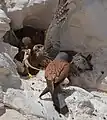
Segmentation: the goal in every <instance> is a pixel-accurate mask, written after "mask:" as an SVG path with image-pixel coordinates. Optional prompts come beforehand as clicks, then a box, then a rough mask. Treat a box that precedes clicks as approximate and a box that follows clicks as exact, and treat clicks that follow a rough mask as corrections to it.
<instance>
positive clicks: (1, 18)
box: [0, 7, 10, 41]
mask: <svg viewBox="0 0 107 120" xmlns="http://www.w3.org/2000/svg"><path fill="white" fill-rule="evenodd" d="M9 23H10V19H9V18H8V17H7V15H6V13H5V12H4V11H3V10H2V9H1V7H0V41H1V38H2V37H3V36H4V35H5V33H6V32H7V31H9V30H10V26H9Z"/></svg>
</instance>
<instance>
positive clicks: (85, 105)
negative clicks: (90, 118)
mask: <svg viewBox="0 0 107 120" xmlns="http://www.w3.org/2000/svg"><path fill="white" fill-rule="evenodd" d="M78 108H80V109H81V110H80V112H82V113H86V114H91V115H92V113H93V112H94V106H93V104H92V103H91V102H90V101H89V100H87V101H81V102H80V103H79V104H78Z"/></svg>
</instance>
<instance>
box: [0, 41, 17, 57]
mask: <svg viewBox="0 0 107 120" xmlns="http://www.w3.org/2000/svg"><path fill="white" fill-rule="evenodd" d="M0 52H6V53H7V54H9V55H10V57H11V58H12V59H13V58H14V56H15V55H16V54H17V53H18V48H16V47H14V46H12V45H10V44H8V43H5V42H0Z"/></svg>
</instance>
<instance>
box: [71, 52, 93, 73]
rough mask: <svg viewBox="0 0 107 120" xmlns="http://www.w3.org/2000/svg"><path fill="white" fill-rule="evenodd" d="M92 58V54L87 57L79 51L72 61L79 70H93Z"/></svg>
mask: <svg viewBox="0 0 107 120" xmlns="http://www.w3.org/2000/svg"><path fill="white" fill-rule="evenodd" d="M91 59H92V55H91V54H89V55H88V56H87V57H85V56H83V55H82V54H81V53H77V54H76V55H75V56H73V60H72V62H73V63H74V64H75V66H76V67H77V68H78V69H79V71H81V72H83V71H86V70H93V65H92V63H91Z"/></svg>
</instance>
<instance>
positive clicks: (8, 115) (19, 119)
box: [0, 109, 28, 120]
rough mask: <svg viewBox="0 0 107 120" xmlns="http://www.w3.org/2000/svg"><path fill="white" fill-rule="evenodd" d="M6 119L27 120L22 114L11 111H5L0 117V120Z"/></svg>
mask: <svg viewBox="0 0 107 120" xmlns="http://www.w3.org/2000/svg"><path fill="white" fill-rule="evenodd" d="M7 119H8V120H28V119H27V118H26V117H24V116H23V115H22V114H20V113H19V112H17V111H15V110H12V109H7V110H6V113H5V114H4V115H2V116H1V117H0V120H7Z"/></svg>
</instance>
